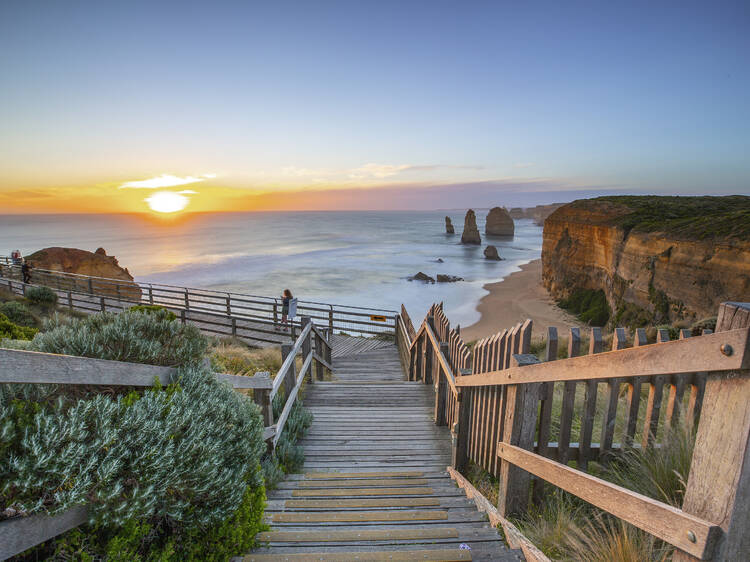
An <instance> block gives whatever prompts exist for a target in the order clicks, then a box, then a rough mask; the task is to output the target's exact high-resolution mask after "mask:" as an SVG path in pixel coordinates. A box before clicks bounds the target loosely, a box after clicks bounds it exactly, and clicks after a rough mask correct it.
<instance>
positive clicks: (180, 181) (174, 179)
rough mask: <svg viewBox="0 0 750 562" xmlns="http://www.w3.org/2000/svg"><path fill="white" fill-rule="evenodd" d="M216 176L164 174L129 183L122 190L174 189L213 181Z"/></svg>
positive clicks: (123, 185)
mask: <svg viewBox="0 0 750 562" xmlns="http://www.w3.org/2000/svg"><path fill="white" fill-rule="evenodd" d="M215 177H216V174H202V175H200V176H197V177H196V176H185V177H180V176H172V175H169V174H162V175H160V176H156V177H155V178H149V179H147V180H136V181H128V182H125V183H124V184H122V185H121V186H120V189H125V188H131V189H160V188H163V187H174V186H176V185H187V184H189V183H197V182H200V181H206V180H207V179H213V178H215Z"/></svg>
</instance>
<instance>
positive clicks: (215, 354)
mask: <svg viewBox="0 0 750 562" xmlns="http://www.w3.org/2000/svg"><path fill="white" fill-rule="evenodd" d="M210 357H211V363H212V365H213V366H214V369H215V370H217V371H219V372H222V373H228V374H230V375H245V376H253V375H254V374H255V373H257V372H259V371H268V372H270V373H271V375H275V374H276V373H277V372H278V370H279V369H280V368H281V350H280V349H279V348H278V347H276V346H274V347H263V348H251V347H249V346H247V345H245V344H244V343H242V342H239V341H237V340H223V341H220V342H218V343H216V344H215V345H214V346H213V347H212V348H211V351H210Z"/></svg>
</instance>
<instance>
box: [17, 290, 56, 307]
mask: <svg viewBox="0 0 750 562" xmlns="http://www.w3.org/2000/svg"><path fill="white" fill-rule="evenodd" d="M24 296H25V297H26V300H27V301H29V302H30V303H33V304H38V305H42V306H47V307H53V306H55V305H56V304H57V293H55V292H54V291H53V290H52V289H50V288H49V287H27V288H26V293H24Z"/></svg>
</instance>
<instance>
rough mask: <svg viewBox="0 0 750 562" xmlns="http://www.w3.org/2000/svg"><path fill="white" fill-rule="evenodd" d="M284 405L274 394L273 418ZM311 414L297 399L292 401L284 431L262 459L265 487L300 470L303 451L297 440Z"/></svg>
mask: <svg viewBox="0 0 750 562" xmlns="http://www.w3.org/2000/svg"><path fill="white" fill-rule="evenodd" d="M283 407H284V400H283V399H282V398H281V397H280V395H278V394H277V395H276V396H275V397H274V400H273V410H274V419H278V417H279V416H280V415H281V411H282V409H283ZM312 420H313V416H312V413H310V410H308V409H307V408H305V407H304V406H303V405H302V404H301V403H300V402H299V400H298V401H297V402H295V403H294V405H293V406H292V410H291V411H290V412H289V417H288V418H287V420H286V424H285V425H284V431H283V432H282V434H281V437H280V438H279V441H278V443H277V444H276V449H275V450H274V452H273V453H271V454H270V455H268V456H267V457H266V458H264V459H263V461H262V463H261V466H262V468H263V477H264V480H265V483H266V487H267V488H269V489H273V488H275V487H276V485H277V484H278V483H279V482H280V481H281V480H283V478H284V476H285V475H286V474H292V473H295V472H299V471H300V470H302V467H303V466H304V464H305V453H304V450H303V449H302V447H301V446H299V445H297V441H298V440H300V439H302V437H304V435H305V433H306V432H307V430H308V429H309V427H310V426H311V425H312Z"/></svg>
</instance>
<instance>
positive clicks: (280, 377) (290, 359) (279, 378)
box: [271, 322, 312, 400]
mask: <svg viewBox="0 0 750 562" xmlns="http://www.w3.org/2000/svg"><path fill="white" fill-rule="evenodd" d="M310 330H312V322H310V323H308V324H307V326H305V328H304V330H302V333H301V334H300V335H299V337H298V338H297V341H295V342H294V345H293V346H292V349H291V350H289V354H288V355H287V357H286V359H284V362H283V363H282V364H281V368H280V369H279V372H278V373H276V378H275V379H273V388H272V389H271V400H273V398H274V396H276V393H277V392H278V391H279V388H280V387H281V383H282V382H284V379H285V378H286V372H287V371H288V370H289V369H290V368H291V367H292V365H293V364H294V361H295V358H296V357H297V352H298V351H299V350H300V348H301V347H302V343H303V342H304V340H305V337H307V334H309V333H310Z"/></svg>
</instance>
